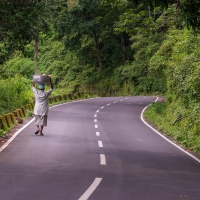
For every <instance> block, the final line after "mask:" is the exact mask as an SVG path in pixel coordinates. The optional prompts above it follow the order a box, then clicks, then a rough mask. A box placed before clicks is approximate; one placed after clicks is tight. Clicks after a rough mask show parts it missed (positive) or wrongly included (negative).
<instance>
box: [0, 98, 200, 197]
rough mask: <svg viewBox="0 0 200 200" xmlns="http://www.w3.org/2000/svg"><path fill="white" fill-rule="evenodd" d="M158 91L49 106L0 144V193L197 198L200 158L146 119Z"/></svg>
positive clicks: (10, 195) (37, 195)
mask: <svg viewBox="0 0 200 200" xmlns="http://www.w3.org/2000/svg"><path fill="white" fill-rule="evenodd" d="M155 100H156V97H106V98H94V99H86V100H79V101H75V102H68V103H65V104H62V105H58V106H53V107H52V108H51V109H50V115H49V118H48V126H47V127H45V128H44V136H36V135H35V134H34V132H35V125H34V122H31V123H29V124H28V125H27V126H26V127H25V128H24V129H23V130H21V131H19V133H18V135H17V137H15V139H14V140H13V141H12V142H11V143H10V144H9V145H8V146H7V147H6V148H4V149H1V150H0V200H87V199H89V200H179V199H192V200H194V199H195V200H198V199H200V160H199V159H198V158H195V157H192V156H190V155H188V154H187V152H185V151H183V150H181V149H179V148H178V146H176V145H173V144H171V143H170V142H169V141H167V140H166V139H164V138H163V137H161V136H160V135H159V134H158V133H156V132H155V131H154V130H152V129H151V128H149V127H148V126H147V125H146V124H145V123H144V122H143V120H142V118H141V113H142V111H143V109H144V108H145V107H146V106H148V105H149V104H150V103H151V102H153V101H155Z"/></svg>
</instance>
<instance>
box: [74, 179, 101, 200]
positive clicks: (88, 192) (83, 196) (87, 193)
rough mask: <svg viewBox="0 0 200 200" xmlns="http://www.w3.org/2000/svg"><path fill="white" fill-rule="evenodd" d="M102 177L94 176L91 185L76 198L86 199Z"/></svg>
mask: <svg viewBox="0 0 200 200" xmlns="http://www.w3.org/2000/svg"><path fill="white" fill-rule="evenodd" d="M101 181H102V178H95V180H94V182H93V183H92V185H91V186H90V187H89V188H88V189H87V190H86V191H85V193H84V194H83V195H82V196H81V197H80V198H79V199H78V200H87V199H88V198H89V197H90V195H91V194H92V193H93V192H94V191H95V189H96V188H97V187H98V185H99V184H100V183H101Z"/></svg>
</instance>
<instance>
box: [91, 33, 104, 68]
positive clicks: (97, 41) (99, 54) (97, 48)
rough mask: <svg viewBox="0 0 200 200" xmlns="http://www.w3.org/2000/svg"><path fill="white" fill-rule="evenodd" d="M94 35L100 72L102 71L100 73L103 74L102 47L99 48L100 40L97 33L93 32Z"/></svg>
mask: <svg viewBox="0 0 200 200" xmlns="http://www.w3.org/2000/svg"><path fill="white" fill-rule="evenodd" d="M93 35H94V42H95V46H96V51H97V59H98V65H99V70H100V72H102V62H101V51H100V47H99V40H98V37H97V35H96V32H95V31H93Z"/></svg>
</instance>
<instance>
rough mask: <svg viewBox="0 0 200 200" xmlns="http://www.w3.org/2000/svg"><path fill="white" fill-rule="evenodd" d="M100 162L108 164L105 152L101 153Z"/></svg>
mask: <svg viewBox="0 0 200 200" xmlns="http://www.w3.org/2000/svg"><path fill="white" fill-rule="evenodd" d="M100 163H101V165H106V156H105V155H104V154H100Z"/></svg>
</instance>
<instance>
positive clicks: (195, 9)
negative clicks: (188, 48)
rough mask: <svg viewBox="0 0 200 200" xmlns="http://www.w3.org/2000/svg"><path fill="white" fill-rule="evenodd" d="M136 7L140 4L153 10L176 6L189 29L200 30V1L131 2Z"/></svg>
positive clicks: (132, 0) (157, 0)
mask: <svg viewBox="0 0 200 200" xmlns="http://www.w3.org/2000/svg"><path fill="white" fill-rule="evenodd" d="M130 1H131V2H134V3H135V4H136V5H138V4H139V2H141V1H142V2H143V3H145V4H148V5H149V6H150V7H151V8H155V7H157V6H161V7H162V8H168V7H169V6H170V5H172V4H175V5H176V10H177V14H178V15H179V16H180V17H181V18H182V20H183V21H185V23H186V25H187V27H188V28H192V29H193V30H199V29H200V1H199V0H184V1H181V0H130Z"/></svg>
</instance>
